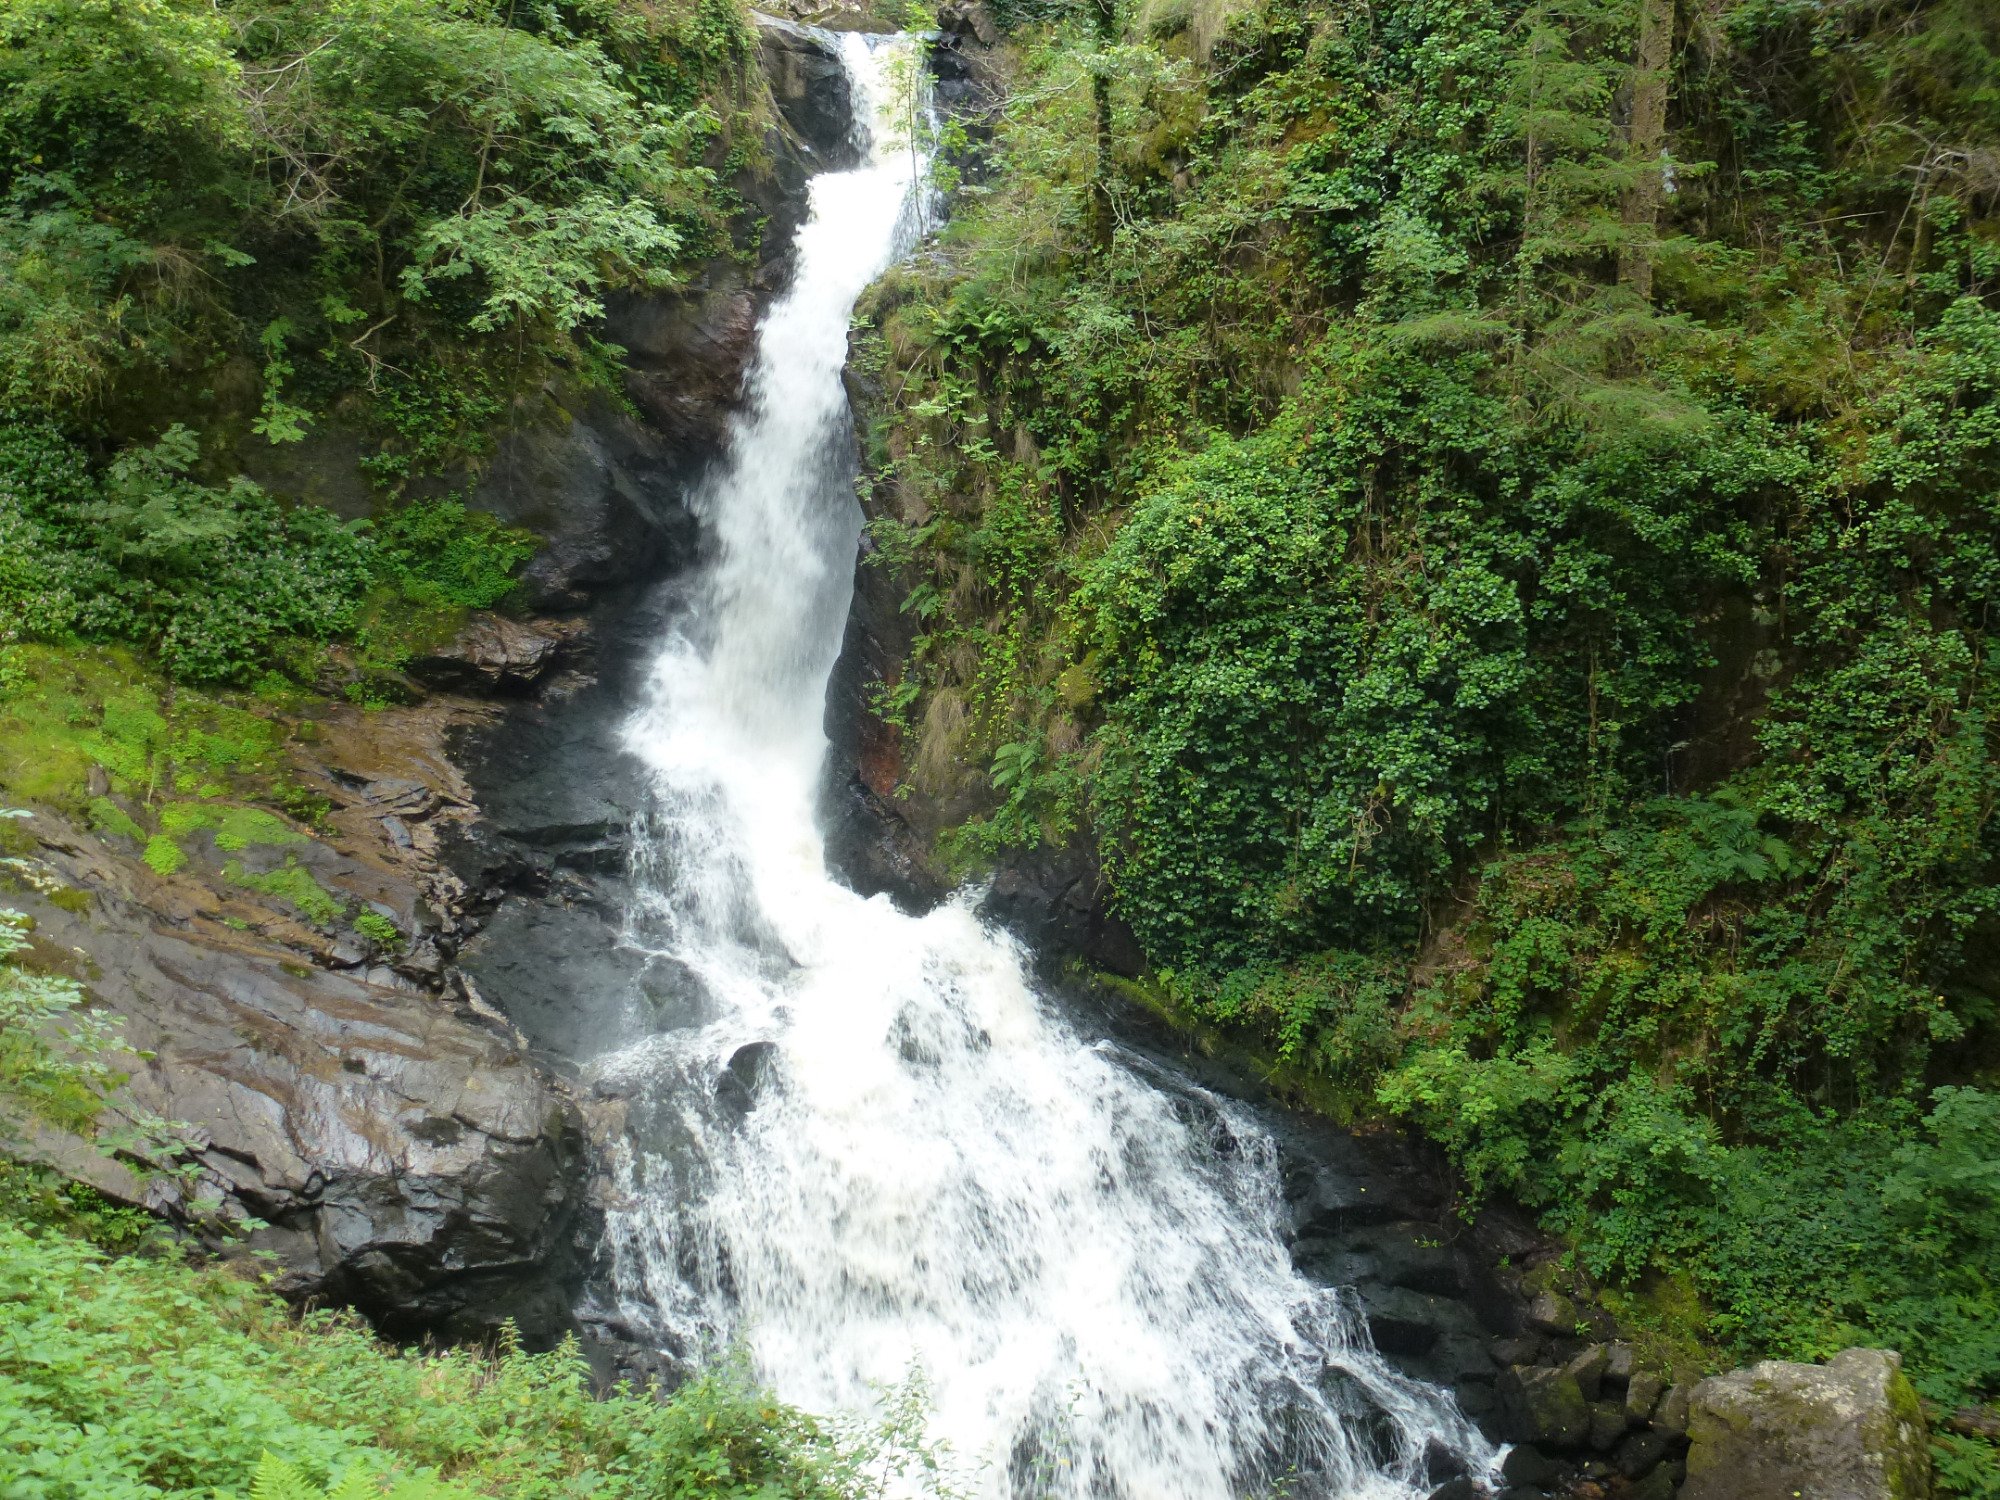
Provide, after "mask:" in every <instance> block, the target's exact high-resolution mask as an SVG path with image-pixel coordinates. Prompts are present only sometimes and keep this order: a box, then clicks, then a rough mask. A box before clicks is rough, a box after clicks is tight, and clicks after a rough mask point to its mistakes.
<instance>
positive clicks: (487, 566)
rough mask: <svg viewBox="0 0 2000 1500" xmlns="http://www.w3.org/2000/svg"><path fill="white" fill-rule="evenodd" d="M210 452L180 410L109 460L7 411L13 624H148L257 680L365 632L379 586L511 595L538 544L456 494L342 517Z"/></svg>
mask: <svg viewBox="0 0 2000 1500" xmlns="http://www.w3.org/2000/svg"><path fill="white" fill-rule="evenodd" d="M200 456H201V455H200V452H199V448H198V445H197V443H196V440H195V438H194V435H193V434H192V433H190V432H189V431H188V429H187V428H185V427H182V426H179V425H178V424H177V425H175V426H173V427H170V428H168V429H167V431H166V433H165V434H164V435H163V436H162V437H161V438H160V440H159V441H158V442H157V443H155V444H153V445H151V446H149V447H144V448H135V449H130V450H127V451H126V452H125V453H123V454H121V455H120V456H119V457H118V458H116V459H114V460H113V461H112V462H111V463H110V465H109V466H108V467H107V469H106V470H105V471H104V473H102V474H101V475H100V474H98V473H96V472H94V471H93V469H92V466H91V464H90V463H89V461H88V459H87V457H86V456H85V454H84V453H83V452H82V451H81V450H80V449H79V448H78V447H77V446H76V445H75V444H73V443H70V442H68V441H66V440H65V439H63V438H62V437H61V436H60V435H59V434H57V433H56V432H54V431H53V430H51V429H49V428H46V427H42V428H37V427H21V426H17V427H6V426H0V527H4V531H0V630H3V631H4V633H5V636H6V638H8V639H12V640H30V641H43V642H62V641H67V640H78V639H81V640H86V641H110V640H125V641H133V642H138V643H140V644H142V645H145V646H147V647H149V648H150V649H151V650H152V651H153V652H154V653H155V654H157V656H158V658H159V660H160V662H161V664H162V665H163V666H164V667H165V668H166V669H167V670H168V671H169V672H170V673H172V674H173V675H174V676H175V677H177V678H179V679H181V680H182V681H185V682H218V681H219V682H242V681H246V680H248V679H249V678H251V677H252V676H254V675H255V674H257V673H259V672H261V671H265V670H268V669H270V668H271V667H272V666H273V665H274V664H276V663H278V662H279V661H280V660H281V659H283V658H284V657H285V656H286V655H287V654H296V651H297V650H298V649H299V648H302V647H303V648H307V649H309V648H310V647H311V646H312V645H313V644H314V643H323V642H326V641H329V640H333V639H336V638H339V637H342V636H347V635H351V634H353V633H355V632H356V631H357V629H361V628H362V627H363V626H364V624H365V620H366V616H365V613H364V608H363V606H364V604H365V603H366V602H367V601H368V600H369V598H370V596H371V595H375V594H377V593H380V594H382V595H385V596H386V597H387V598H389V599H392V600H394V601H397V602H399V603H402V604H407V605H414V606H427V607H430V608H444V609H454V608H455V609H465V608H484V607H487V606H490V605H493V604H495V603H498V602H499V601H500V600H501V599H502V598H504V597H505V596H506V595H507V593H508V592H510V591H511V590H512V588H513V586H514V580H513V572H514V570H515V569H516V568H518V567H519V566H520V565H521V564H522V563H523V562H525V561H526V560H527V559H528V558H529V557H530V556H532V555H533V551H534V542H533V538H532V537H530V536H529V535H527V534H526V533H523V532H517V531H510V530H507V529H506V528H503V527H500V526H498V525H497V524H496V523H494V522H493V521H492V519H491V517H487V516H476V515H468V514H467V512H466V510H465V508H464V507H463V506H462V505H460V504H458V503H457V502H456V501H450V500H442V501H441V500H427V501H417V502H413V503H412V504H410V505H409V506H407V507H405V508H403V509H400V510H397V511H395V512H393V513H391V514H390V515H389V516H388V517H387V518H386V519H385V520H384V522H383V523H382V524H381V525H380V526H379V527H375V528H373V529H370V528H369V527H367V526H366V525H365V524H345V525H344V524H342V523H341V522H340V521H338V520H337V519H335V517H334V516H333V514H332V513H331V512H329V511H326V510H323V509H321V508H320V507H318V506H314V505H302V506H297V507H293V508H291V509H287V508H285V507H284V506H281V505H280V504H279V503H278V502H277V501H276V500H274V499H273V498H272V497H271V496H270V495H268V494H267V493H265V491H264V490H262V489H261V488H259V487H258V486H257V485H255V484H253V483H252V482H251V481H250V480H248V479H245V478H243V477H241V476H240V475H239V476H237V477H236V478H234V479H232V480H231V481H229V483H228V484H227V485H225V486H220V487H217V486H211V485H207V484H203V483H201V482H200V481H199V480H198V479H196V478H195V477H194V470H195V467H196V465H197V463H198V462H199V459H200ZM300 675H301V676H304V677H306V678H307V680H310V679H311V675H312V674H311V672H310V670H309V668H302V669H301V670H300Z"/></svg>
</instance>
